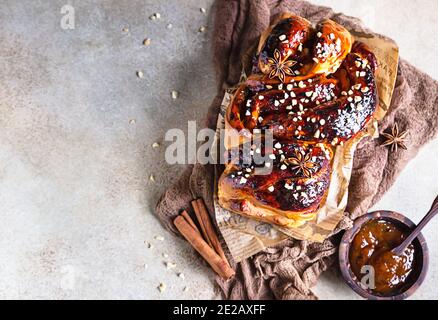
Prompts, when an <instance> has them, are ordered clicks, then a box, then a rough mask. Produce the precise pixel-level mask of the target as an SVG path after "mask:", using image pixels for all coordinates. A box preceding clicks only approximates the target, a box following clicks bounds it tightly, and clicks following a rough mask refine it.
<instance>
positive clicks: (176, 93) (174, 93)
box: [170, 90, 179, 99]
mask: <svg viewBox="0 0 438 320" xmlns="http://www.w3.org/2000/svg"><path fill="white" fill-rule="evenodd" d="M170 94H171V96H172V99H177V98H178V96H179V92H178V91H176V90H172V92H171V93H170Z"/></svg>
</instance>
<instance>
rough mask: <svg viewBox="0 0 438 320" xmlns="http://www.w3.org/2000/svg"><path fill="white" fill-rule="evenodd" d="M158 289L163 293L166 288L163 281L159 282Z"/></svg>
mask: <svg viewBox="0 0 438 320" xmlns="http://www.w3.org/2000/svg"><path fill="white" fill-rule="evenodd" d="M158 290H160V292H161V293H163V292H164V291H165V290H166V285H165V284H164V283H162V282H161V283H160V285H159V286H158Z"/></svg>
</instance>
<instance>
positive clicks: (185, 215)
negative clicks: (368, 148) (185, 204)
mask: <svg viewBox="0 0 438 320" xmlns="http://www.w3.org/2000/svg"><path fill="white" fill-rule="evenodd" d="M181 215H182V216H183V217H184V219H186V220H187V222H188V223H189V224H190V226H191V227H192V228H193V229H194V230H195V231H196V232H197V233H199V234H201V233H200V232H199V229H198V227H197V226H196V224H195V222H194V221H193V220H192V217H190V215H189V214H188V212H187V211H186V210H184V211H183V212H181Z"/></svg>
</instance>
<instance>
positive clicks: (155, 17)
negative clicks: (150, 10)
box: [149, 12, 161, 20]
mask: <svg viewBox="0 0 438 320" xmlns="http://www.w3.org/2000/svg"><path fill="white" fill-rule="evenodd" d="M160 18H161V14H159V13H158V12H156V13H154V14H153V15H151V16H149V19H150V20H156V19H160Z"/></svg>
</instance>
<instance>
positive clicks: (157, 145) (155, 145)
mask: <svg viewBox="0 0 438 320" xmlns="http://www.w3.org/2000/svg"><path fill="white" fill-rule="evenodd" d="M159 146H160V144H159V143H158V142H154V143H152V148H158V147H159Z"/></svg>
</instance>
